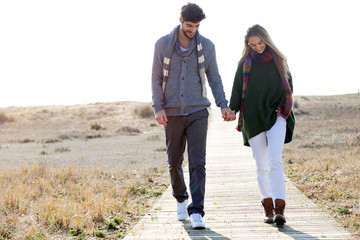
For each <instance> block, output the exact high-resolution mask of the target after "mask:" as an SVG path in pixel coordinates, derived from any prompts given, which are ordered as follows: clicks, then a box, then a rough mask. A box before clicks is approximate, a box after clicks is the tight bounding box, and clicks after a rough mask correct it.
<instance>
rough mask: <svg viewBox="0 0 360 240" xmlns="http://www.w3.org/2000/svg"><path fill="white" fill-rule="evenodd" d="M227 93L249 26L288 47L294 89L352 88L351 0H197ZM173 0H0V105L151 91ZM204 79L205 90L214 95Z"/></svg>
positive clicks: (356, 32)
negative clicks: (159, 43) (155, 59)
mask: <svg viewBox="0 0 360 240" xmlns="http://www.w3.org/2000/svg"><path fill="white" fill-rule="evenodd" d="M193 2H195V3H197V4H198V5H199V6H200V7H201V8H203V10H204V12H205V14H206V16H207V18H206V19H205V20H203V21H202V22H201V26H200V29H199V31H200V33H201V34H202V35H204V36H205V37H207V38H210V39H211V40H212V41H213V42H214V43H215V46H216V53H217V61H218V66H219V70H220V74H221V76H222V79H223V84H224V87H225V91H226V95H227V97H228V98H230V93H231V88H232V82H233V78H234V74H235V71H236V67H237V62H238V60H239V59H240V57H241V53H242V49H243V38H244V35H245V33H246V30H247V28H249V27H250V26H251V25H253V24H256V23H258V24H260V25H262V26H264V27H265V28H266V29H267V31H268V32H269V34H270V36H271V37H272V38H273V40H274V42H275V44H276V45H277V46H278V48H279V49H280V50H281V51H282V52H283V53H284V54H285V55H286V56H287V58H288V64H289V67H290V70H291V72H292V75H293V84H294V94H295V95H334V94H346V93H357V92H358V89H360V81H359V78H360V77H359V74H358V72H357V70H358V69H359V65H360V63H359V60H358V56H359V55H360V48H359V43H358V40H359V39H360V28H359V26H358V24H359V23H360V15H359V14H358V9H359V8H358V3H357V1H356V0H353V1H351V0H343V1H339V0H336V1H335V0H316V1H314V0H301V1H300V0H299V1H289V0H273V1H269V0H258V1H257V0H251V1H250V0H247V1H243V0H233V1H231V0H224V1H219V0H216V1H215V0H214V1H212V0H195V1H193ZM186 3H187V1H179V0H171V1H170V0H132V1H121V0H116V1H115V0H106V1H104V0H103V1H100V0H97V1H95V0H56V1H55V0H42V1H40V0H32V1H28V0H11V1H0V83H1V85H0V107H6V106H29V105H53V104H55V105H68V104H83V103H92V102H112V101H125V100H126V101H127V100H129V101H141V102H150V101H151V68H152V59H153V50H154V44H155V42H156V40H157V39H158V38H160V37H161V36H163V35H165V34H168V33H169V32H170V31H171V30H172V29H173V28H174V27H175V26H176V25H177V24H179V13H180V8H181V6H183V5H184V4H186ZM210 92H211V91H209V89H208V93H209V94H210V97H209V98H210V99H211V101H213V98H212V96H211V93H210Z"/></svg>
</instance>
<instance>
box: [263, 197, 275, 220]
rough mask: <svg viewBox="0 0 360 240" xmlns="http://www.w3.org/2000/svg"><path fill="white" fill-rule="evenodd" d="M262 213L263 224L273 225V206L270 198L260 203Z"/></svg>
mask: <svg viewBox="0 0 360 240" xmlns="http://www.w3.org/2000/svg"><path fill="white" fill-rule="evenodd" d="M261 203H262V205H263V207H264V211H265V217H264V223H273V222H274V204H273V200H272V198H264V199H263V200H262V201H261Z"/></svg>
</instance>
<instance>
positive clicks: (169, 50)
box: [162, 25, 206, 98]
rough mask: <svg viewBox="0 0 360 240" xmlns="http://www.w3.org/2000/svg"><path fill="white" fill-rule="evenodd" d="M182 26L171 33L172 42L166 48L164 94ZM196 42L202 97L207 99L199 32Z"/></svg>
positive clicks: (203, 58) (196, 35)
mask: <svg viewBox="0 0 360 240" xmlns="http://www.w3.org/2000/svg"><path fill="white" fill-rule="evenodd" d="M179 28H180V25H178V26H176V27H175V28H174V30H173V31H172V32H171V33H170V40H169V43H168V45H167V47H166V52H165V57H164V62H163V82H162V89H163V93H165V87H166V83H167V80H168V77H169V70H170V58H171V54H172V52H173V51H174V48H175V44H176V41H177V40H178V31H179ZM195 41H196V46H197V48H196V49H197V57H198V66H199V75H200V80H201V87H202V91H201V95H202V97H203V98H206V90H205V57H204V54H203V51H202V45H201V42H200V34H199V31H197V32H196V34H195Z"/></svg>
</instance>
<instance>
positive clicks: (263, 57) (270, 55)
mask: <svg viewBox="0 0 360 240" xmlns="http://www.w3.org/2000/svg"><path fill="white" fill-rule="evenodd" d="M271 59H274V63H275V66H276V68H277V69H278V71H279V73H280V77H281V80H282V82H283V85H284V89H285V95H286V103H285V104H282V105H280V106H279V107H278V109H277V110H278V111H277V115H278V116H281V117H283V118H284V119H287V118H288V116H289V115H290V112H291V108H292V106H293V100H292V91H291V88H290V85H289V82H288V80H287V78H286V77H285V74H284V72H283V71H282V67H281V64H280V61H279V58H278V57H277V55H276V54H275V53H274V51H273V50H272V49H271V48H270V47H266V49H265V51H264V52H263V53H262V54H259V53H257V52H256V51H254V50H252V49H250V53H249V55H248V56H247V57H246V59H245V61H244V66H243V89H242V94H241V103H240V113H239V120H238V126H237V127H236V129H237V130H238V131H239V132H241V127H242V124H243V116H242V115H243V109H244V100H245V94H246V90H247V85H248V82H249V76H250V70H251V64H252V62H253V61H254V62H255V63H265V62H268V61H270V60H271Z"/></svg>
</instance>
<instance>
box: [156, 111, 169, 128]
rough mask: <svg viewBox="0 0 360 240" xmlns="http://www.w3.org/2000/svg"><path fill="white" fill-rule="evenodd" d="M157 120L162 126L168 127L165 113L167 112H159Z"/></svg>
mask: <svg viewBox="0 0 360 240" xmlns="http://www.w3.org/2000/svg"><path fill="white" fill-rule="evenodd" d="M155 119H156V121H157V122H158V123H159V124H161V125H164V126H167V121H168V119H167V116H166V113H165V110H160V111H157V112H156V113H155Z"/></svg>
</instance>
